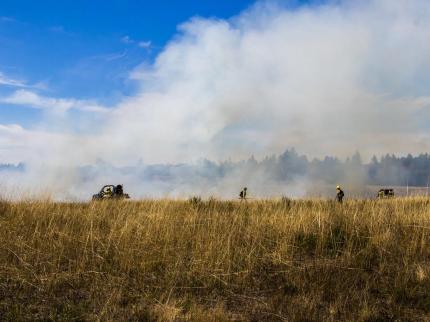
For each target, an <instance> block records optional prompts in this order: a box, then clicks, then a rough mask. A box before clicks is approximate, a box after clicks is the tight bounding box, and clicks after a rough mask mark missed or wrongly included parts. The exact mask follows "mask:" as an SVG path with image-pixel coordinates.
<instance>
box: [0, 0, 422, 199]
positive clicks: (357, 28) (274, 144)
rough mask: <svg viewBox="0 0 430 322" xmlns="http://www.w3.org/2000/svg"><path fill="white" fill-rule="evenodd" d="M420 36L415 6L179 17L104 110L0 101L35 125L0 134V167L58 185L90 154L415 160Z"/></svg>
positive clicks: (418, 0)
mask: <svg viewBox="0 0 430 322" xmlns="http://www.w3.org/2000/svg"><path fill="white" fill-rule="evenodd" d="M429 39H430V2H428V1H424V0H412V1H389V0H380V1H376V0H375V1H372V0H368V1H364V0H363V1H340V2H339V1H334V2H328V3H326V4H322V5H312V6H301V7H299V8H294V9H289V8H288V7H285V6H281V5H277V4H275V3H274V2H259V3H257V4H256V5H255V6H254V7H252V8H250V9H249V10H247V11H245V12H242V13H240V14H239V15H238V16H236V17H233V18H231V19H229V20H222V19H215V18H213V19H208V18H192V19H190V20H189V21H187V22H185V23H184V24H182V25H181V26H179V31H178V34H177V35H176V36H175V37H174V38H173V39H172V40H171V41H170V42H169V43H168V44H167V45H166V47H165V48H164V49H163V50H162V52H161V53H160V54H159V55H158V57H157V58H156V60H155V61H154V63H147V62H144V63H142V64H141V65H140V66H138V67H137V68H135V69H134V70H133V71H131V72H130V78H131V79H132V80H134V81H135V82H137V84H138V88H139V89H138V91H137V92H136V93H135V94H134V95H132V96H130V97H127V98H124V99H123V100H122V101H121V102H119V103H118V104H117V105H115V106H112V107H109V108H105V107H103V106H100V105H99V104H97V103H95V102H91V101H80V100H76V99H72V100H67V99H53V98H49V97H44V96H43V95H41V94H38V93H36V92H35V90H34V89H32V88H26V87H23V88H19V89H18V90H16V91H15V92H14V93H12V94H11V95H9V96H7V97H3V98H1V101H2V102H7V103H8V104H15V105H23V104H27V105H31V106H34V107H35V108H38V109H46V110H47V115H48V117H47V121H46V124H44V125H41V126H40V127H39V128H38V129H37V130H35V129H25V128H23V127H22V126H20V125H16V124H14V125H10V124H9V125H0V161H1V162H12V163H17V162H21V161H22V162H25V163H26V164H28V165H29V168H28V172H29V173H31V175H29V177H28V179H27V180H28V181H29V182H32V183H33V179H34V178H37V179H38V180H40V181H41V182H42V184H43V185H46V186H49V185H51V184H52V183H53V182H55V183H56V184H58V182H60V183H59V184H60V185H61V186H64V187H67V186H68V185H70V183H71V182H72V183H73V184H80V181H79V179H78V178H77V177H76V173H67V174H65V173H64V168H63V167H67V169H72V168H74V167H78V166H82V165H84V164H94V163H95V161H96V160H97V159H98V158H101V159H103V160H106V161H108V162H109V163H112V164H115V165H122V166H123V165H130V164H135V162H136V160H139V159H141V160H143V163H144V164H146V165H148V164H154V163H180V162H193V161H196V160H198V159H200V158H208V159H211V160H227V159H229V158H232V159H233V160H240V159H247V158H248V157H249V156H250V155H255V156H256V157H258V158H261V157H263V156H266V155H271V154H273V153H276V154H280V153H282V152H283V150H284V149H285V147H286V146H295V147H297V149H298V150H299V151H300V152H301V153H304V154H306V155H308V156H310V157H314V156H316V157H322V156H324V155H326V154H330V155H336V156H339V157H346V156H347V155H352V154H353V153H354V152H355V151H357V150H358V151H360V152H361V153H362V155H363V156H364V158H365V159H366V160H367V159H369V158H370V157H371V155H372V154H376V155H382V154H385V153H397V154H402V155H403V154H406V153H414V154H417V153H421V152H425V151H429V150H430V140H429V139H430V128H429V125H428V124H430V123H429V122H430V113H429V106H430V92H429V88H430V59H429V57H430V42H429ZM73 113H75V114H76V113H78V115H79V116H78V117H76V115H73ZM76 122H79V126H77V125H76ZM77 128H79V131H77V130H76V129H77ZM69 167H70V168H69ZM53 169H54V170H53ZM55 169H57V170H55ZM105 179H106V177H105V176H101V177H100V180H99V181H100V183H101V182H102V181H104V180H105ZM266 179H267V178H266V177H261V181H262V182H264V181H265V180H266ZM259 181H260V179H259ZM139 184H141V183H136V185H139ZM172 184H175V185H176V188H177V189H181V188H182V189H183V190H184V191H187V193H191V192H192V191H189V190H192V188H188V187H187V188H185V187H184V186H181V185H180V184H179V183H177V182H175V181H174V180H173V181H172ZM30 185H31V184H30ZM196 186H197V185H196ZM176 188H175V189H176ZM216 189H224V188H223V186H222V185H220V186H219V187H217V188H216ZM160 191H165V190H163V189H161V190H160Z"/></svg>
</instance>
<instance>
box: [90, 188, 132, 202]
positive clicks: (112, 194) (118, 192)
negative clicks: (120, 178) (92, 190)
mask: <svg viewBox="0 0 430 322" xmlns="http://www.w3.org/2000/svg"><path fill="white" fill-rule="evenodd" d="M104 199H130V196H129V195H128V194H127V193H124V191H123V189H122V185H120V184H119V185H116V186H115V185H113V184H109V185H106V186H103V188H102V189H101V190H100V192H99V193H97V194H95V195H93V200H104Z"/></svg>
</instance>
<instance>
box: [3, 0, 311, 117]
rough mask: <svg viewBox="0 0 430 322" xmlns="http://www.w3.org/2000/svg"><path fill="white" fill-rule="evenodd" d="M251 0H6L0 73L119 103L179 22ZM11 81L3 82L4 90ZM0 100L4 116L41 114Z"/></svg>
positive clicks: (55, 92) (58, 92) (236, 8)
mask: <svg viewBox="0 0 430 322" xmlns="http://www.w3.org/2000/svg"><path fill="white" fill-rule="evenodd" d="M253 2H254V1H252V0H234V1H229V0H222V1H219V0H218V1H200V0H181V1H179V0H174V1H171V0H170V1H168V0H161V1H139V0H128V1H124V0H109V1H105V0H92V1H87V0H73V1H71V0H62V1H58V0H43V1H34V0H26V1H23V0H2V1H1V2H0V47H1V48H2V49H1V50H0V73H2V75H3V77H7V78H9V79H13V80H19V81H21V82H25V83H26V84H27V85H31V86H33V89H34V90H37V91H38V92H39V93H44V94H45V95H47V96H53V97H74V98H79V99H95V100H97V101H98V102H99V103H100V104H103V105H107V106H109V105H114V104H115V103H117V102H118V101H119V100H120V99H121V98H122V97H123V96H124V95H131V94H132V93H133V91H134V89H135V88H134V86H135V84H134V82H132V81H130V80H129V78H128V75H129V72H130V71H131V70H133V68H134V67H135V66H137V65H138V64H141V63H143V62H151V61H152V60H153V59H154V57H156V55H157V54H158V53H159V52H160V51H161V50H162V49H163V47H164V46H165V44H166V43H167V42H168V41H169V40H170V39H172V37H173V36H174V35H175V34H176V33H177V26H178V25H179V24H181V23H183V22H185V21H187V20H189V19H190V18H192V17H195V16H200V17H205V18H211V17H214V18H224V19H225V18H229V17H232V16H235V15H238V14H239V13H240V12H241V11H243V10H245V9H247V8H248V7H250V6H251V5H252V4H253ZM305 2H308V1H298V2H295V3H294V4H293V2H292V1H288V4H289V5H290V6H298V5H299V4H301V3H305ZM285 3H287V2H285ZM11 87H12V86H0V94H5V93H7V92H8V91H9V90H11ZM0 106H1V113H0V123H19V124H21V125H24V126H31V125H32V124H37V122H38V121H39V120H40V118H41V117H42V116H43V113H42V112H41V111H38V110H34V109H26V108H25V106H24V107H22V108H20V109H17V108H16V107H14V106H11V105H7V104H5V103H2V104H1V105H0Z"/></svg>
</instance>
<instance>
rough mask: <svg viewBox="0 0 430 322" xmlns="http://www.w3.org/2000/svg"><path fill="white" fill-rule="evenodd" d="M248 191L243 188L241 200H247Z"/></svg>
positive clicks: (240, 195) (240, 194)
mask: <svg viewBox="0 0 430 322" xmlns="http://www.w3.org/2000/svg"><path fill="white" fill-rule="evenodd" d="M246 190H248V188H247V187H245V188H243V190H242V191H241V192H240V193H239V197H240V200H246Z"/></svg>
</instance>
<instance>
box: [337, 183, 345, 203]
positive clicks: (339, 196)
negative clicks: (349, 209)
mask: <svg viewBox="0 0 430 322" xmlns="http://www.w3.org/2000/svg"><path fill="white" fill-rule="evenodd" d="M344 196H345V193H344V192H343V190H342V189H341V188H340V186H339V185H337V186H336V200H337V202H339V203H342V201H343V197H344Z"/></svg>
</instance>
